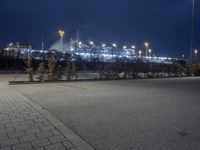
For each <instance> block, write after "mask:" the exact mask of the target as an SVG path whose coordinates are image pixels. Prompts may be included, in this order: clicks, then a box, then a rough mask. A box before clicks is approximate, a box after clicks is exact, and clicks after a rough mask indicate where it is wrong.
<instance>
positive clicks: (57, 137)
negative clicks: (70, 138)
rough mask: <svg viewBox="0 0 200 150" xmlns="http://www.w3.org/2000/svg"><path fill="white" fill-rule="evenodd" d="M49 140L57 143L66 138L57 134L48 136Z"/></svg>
mask: <svg viewBox="0 0 200 150" xmlns="http://www.w3.org/2000/svg"><path fill="white" fill-rule="evenodd" d="M49 140H50V141H51V143H58V142H63V141H65V140H66V139H65V138H64V136H63V135H59V136H54V137H51V138H49Z"/></svg>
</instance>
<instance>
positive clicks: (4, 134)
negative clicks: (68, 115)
mask: <svg viewBox="0 0 200 150" xmlns="http://www.w3.org/2000/svg"><path fill="white" fill-rule="evenodd" d="M41 112H44V113H41ZM48 118H49V119H48ZM51 120H52V121H51ZM68 134H69V135H68ZM67 136H68V137H69V138H67ZM68 139H70V140H68ZM77 139H78V140H77ZM74 141H75V142H74ZM77 141H78V142H77ZM80 141H81V140H80V139H79V137H76V135H74V134H73V133H72V132H71V131H69V130H68V129H67V130H66V127H64V125H63V124H62V123H61V122H59V121H58V120H56V118H54V117H53V116H51V114H49V113H48V112H46V111H45V110H42V108H40V107H39V106H37V105H36V104H32V102H31V101H30V100H28V99H27V98H26V97H24V96H22V95H20V94H18V93H16V92H14V91H12V90H11V89H10V88H9V87H8V86H7V85H5V84H1V83H0V150H30V149H31V150H32V149H34V150H78V149H80V150H82V149H84V150H89V149H93V148H91V147H90V146H89V145H87V143H84V142H83V141H81V142H80ZM74 143H75V144H76V143H77V145H76V146H75V144H74ZM81 146H82V147H81Z"/></svg>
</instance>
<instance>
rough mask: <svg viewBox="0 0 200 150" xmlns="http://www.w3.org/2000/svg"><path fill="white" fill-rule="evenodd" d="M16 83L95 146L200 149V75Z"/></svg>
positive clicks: (108, 149) (134, 149)
mask: <svg viewBox="0 0 200 150" xmlns="http://www.w3.org/2000/svg"><path fill="white" fill-rule="evenodd" d="M12 87H13V88H14V89H16V90H17V91H19V92H21V93H23V94H25V95H26V96H27V97H29V98H31V99H32V100H33V101H34V102H36V103H37V104H39V105H41V106H43V107H44V108H45V109H47V110H48V111H49V112H51V113H52V114H53V115H54V116H56V117H57V118H58V119H59V120H61V121H63V122H64V123H65V124H66V125H67V126H68V127H69V128H71V129H72V130H73V131H74V132H75V133H77V134H78V135H80V136H81V137H82V138H83V139H85V140H86V141H87V142H88V143H89V144H91V145H92V146H94V147H95V148H96V149H97V150H199V149H200V78H182V79H179V78H177V79H151V80H124V81H104V82H80V83H78V82H76V83H60V84H41V85H17V86H12Z"/></svg>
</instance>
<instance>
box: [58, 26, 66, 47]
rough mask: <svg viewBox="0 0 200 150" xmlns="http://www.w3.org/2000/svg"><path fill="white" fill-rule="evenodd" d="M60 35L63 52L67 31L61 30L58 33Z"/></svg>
mask: <svg viewBox="0 0 200 150" xmlns="http://www.w3.org/2000/svg"><path fill="white" fill-rule="evenodd" d="M58 34H59V35H60V41H61V42H60V50H61V51H62V50H63V37H64V34H65V31H64V30H59V31H58Z"/></svg>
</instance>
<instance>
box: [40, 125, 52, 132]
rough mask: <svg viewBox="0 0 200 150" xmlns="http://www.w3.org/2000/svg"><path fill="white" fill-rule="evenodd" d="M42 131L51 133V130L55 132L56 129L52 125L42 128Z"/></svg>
mask: <svg viewBox="0 0 200 150" xmlns="http://www.w3.org/2000/svg"><path fill="white" fill-rule="evenodd" d="M40 129H41V130H42V131H51V130H55V127H54V126H52V125H50V126H44V127H40Z"/></svg>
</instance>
